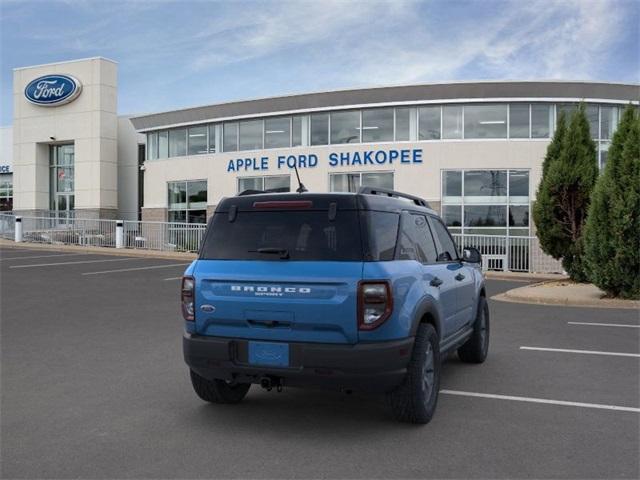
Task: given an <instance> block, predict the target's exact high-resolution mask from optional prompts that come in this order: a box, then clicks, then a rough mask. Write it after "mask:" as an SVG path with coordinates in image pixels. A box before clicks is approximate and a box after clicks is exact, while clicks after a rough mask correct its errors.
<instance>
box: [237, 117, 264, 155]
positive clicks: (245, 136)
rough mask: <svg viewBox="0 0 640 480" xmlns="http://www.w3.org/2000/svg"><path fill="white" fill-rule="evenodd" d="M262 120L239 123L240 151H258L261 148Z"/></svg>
mask: <svg viewBox="0 0 640 480" xmlns="http://www.w3.org/2000/svg"><path fill="white" fill-rule="evenodd" d="M263 126H264V124H263V122H262V120H249V121H246V122H240V150H259V149H261V148H262V134H263V132H262V130H263Z"/></svg>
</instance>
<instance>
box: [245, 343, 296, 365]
mask: <svg viewBox="0 0 640 480" xmlns="http://www.w3.org/2000/svg"><path fill="white" fill-rule="evenodd" d="M249 363H250V364H251V365H268V366H271V367H288V366H289V344H288V343H271V342H249Z"/></svg>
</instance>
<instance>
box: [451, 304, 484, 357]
mask: <svg viewBox="0 0 640 480" xmlns="http://www.w3.org/2000/svg"><path fill="white" fill-rule="evenodd" d="M488 353H489V305H488V304H487V299H486V298H484V297H480V301H479V302H478V313H477V314H476V321H475V322H474V324H473V333H472V334H471V337H469V340H467V341H466V343H465V344H464V345H462V346H461V347H460V348H458V357H460V360H462V361H463V362H466V363H482V362H484V361H485V360H486V358H487V354H488Z"/></svg>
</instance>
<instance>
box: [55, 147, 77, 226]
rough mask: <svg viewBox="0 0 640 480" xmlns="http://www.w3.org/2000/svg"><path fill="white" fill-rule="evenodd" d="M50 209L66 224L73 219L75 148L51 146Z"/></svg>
mask: <svg viewBox="0 0 640 480" xmlns="http://www.w3.org/2000/svg"><path fill="white" fill-rule="evenodd" d="M49 166H50V184H49V188H50V192H51V201H50V206H49V208H50V209H51V211H52V214H53V216H54V217H55V218H57V219H59V221H60V222H62V223H66V222H67V221H68V220H69V219H70V218H73V211H74V208H75V195H74V189H75V168H74V167H75V148H74V145H73V144H69V145H51V149H50V156H49Z"/></svg>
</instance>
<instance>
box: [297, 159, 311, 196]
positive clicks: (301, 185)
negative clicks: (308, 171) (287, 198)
mask: <svg viewBox="0 0 640 480" xmlns="http://www.w3.org/2000/svg"><path fill="white" fill-rule="evenodd" d="M293 169H294V170H295V171H296V178H297V179H298V188H296V192H298V193H304V192H308V191H309V190H307V187H305V186H304V183H302V182H301V181H300V174H299V173H298V166H297V165H296V164H295V163H294V164H293Z"/></svg>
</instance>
